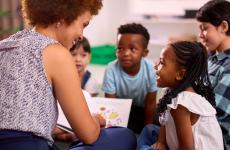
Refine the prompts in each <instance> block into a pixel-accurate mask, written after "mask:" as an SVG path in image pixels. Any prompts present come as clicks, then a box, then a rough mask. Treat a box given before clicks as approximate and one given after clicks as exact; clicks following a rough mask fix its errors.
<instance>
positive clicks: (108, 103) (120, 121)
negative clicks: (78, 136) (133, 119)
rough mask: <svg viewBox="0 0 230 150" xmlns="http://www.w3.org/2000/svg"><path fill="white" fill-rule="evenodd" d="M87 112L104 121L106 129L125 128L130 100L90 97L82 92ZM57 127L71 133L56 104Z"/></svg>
mask: <svg viewBox="0 0 230 150" xmlns="http://www.w3.org/2000/svg"><path fill="white" fill-rule="evenodd" d="M84 95H85V98H86V101H87V104H88V107H89V110H90V112H91V113H99V114H100V115H101V116H102V117H104V118H105V120H106V127H111V126H122V127H127V125H128V120H129V114H130V109H131V104H132V99H118V98H104V97H91V96H89V95H87V93H85V92H84ZM58 111H59V116H58V121H57V126H58V127H59V128H62V129H64V130H66V131H68V132H71V131H72V129H71V126H70V125H69V123H68V121H67V119H66V117H65V115H64V113H63V111H62V109H61V107H60V105H59V104H58Z"/></svg>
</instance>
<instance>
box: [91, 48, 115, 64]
mask: <svg viewBox="0 0 230 150" xmlns="http://www.w3.org/2000/svg"><path fill="white" fill-rule="evenodd" d="M116 58H117V57H116V50H115V46H114V45H101V46H95V47H92V48H91V61H90V63H91V64H102V65H107V64H108V63H109V62H111V61H113V60H115V59H116Z"/></svg>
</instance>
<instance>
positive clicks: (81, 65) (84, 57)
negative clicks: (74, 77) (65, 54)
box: [71, 46, 90, 72]
mask: <svg viewBox="0 0 230 150" xmlns="http://www.w3.org/2000/svg"><path fill="white" fill-rule="evenodd" d="M71 54H72V56H73V59H74V61H75V64H76V68H77V71H78V72H84V71H85V69H86V67H87V65H88V64H89V62H90V53H88V52H85V51H84V49H83V47H82V46H80V47H79V48H78V49H74V50H73V51H72V52H71Z"/></svg>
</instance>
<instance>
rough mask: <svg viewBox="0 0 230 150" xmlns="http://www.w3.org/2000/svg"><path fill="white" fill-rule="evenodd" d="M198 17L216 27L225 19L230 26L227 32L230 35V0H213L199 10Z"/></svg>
mask: <svg viewBox="0 0 230 150" xmlns="http://www.w3.org/2000/svg"><path fill="white" fill-rule="evenodd" d="M196 19H197V20H198V21H200V22H208V23H211V24H212V25H214V26H216V27H217V26H219V25H220V24H221V23H222V21H224V20H225V21H227V22H228V26H229V29H228V31H227V32H226V34H227V35H230V2H228V1H226V0H211V1H209V2H207V3H206V4H204V5H203V6H202V7H201V8H200V9H199V10H198V12H197V14H196Z"/></svg>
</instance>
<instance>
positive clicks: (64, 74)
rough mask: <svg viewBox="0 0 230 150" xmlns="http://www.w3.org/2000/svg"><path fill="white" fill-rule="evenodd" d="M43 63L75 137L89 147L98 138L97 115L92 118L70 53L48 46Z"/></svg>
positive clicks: (98, 121) (98, 124)
mask: <svg viewBox="0 0 230 150" xmlns="http://www.w3.org/2000/svg"><path fill="white" fill-rule="evenodd" d="M43 62H44V67H45V71H46V74H47V77H48V80H49V82H50V83H51V84H52V86H53V89H54V93H55V96H56V98H57V100H58V102H59V104H60V106H61V108H62V110H63V112H64V114H65V116H66V118H67V120H68V121H69V123H70V125H71V127H72V129H73V131H74V133H75V134H76V136H77V137H78V138H79V139H81V140H82V141H83V142H85V143H87V144H91V143H93V142H94V141H96V139H97V138H98V136H99V133H100V122H101V123H103V121H102V120H101V118H99V117H98V116H94V117H92V116H91V114H90V112H89V109H88V106H87V104H86V101H85V98H84V96H83V93H82V89H81V86H80V80H79V77H78V74H77V70H76V67H75V65H74V61H73V58H72V56H71V54H70V53H69V51H68V50H67V49H66V48H64V47H62V46H61V45H51V46H48V47H47V48H45V49H44V51H43Z"/></svg>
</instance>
